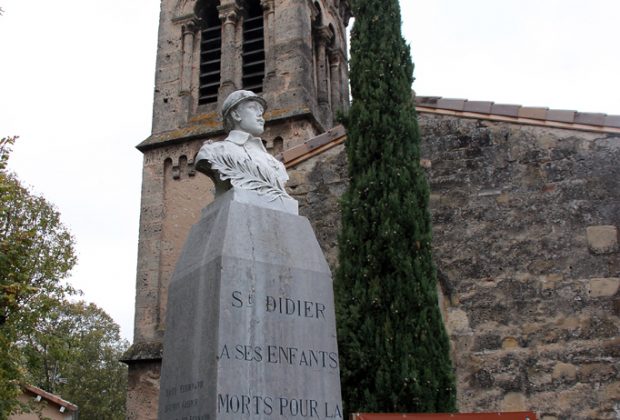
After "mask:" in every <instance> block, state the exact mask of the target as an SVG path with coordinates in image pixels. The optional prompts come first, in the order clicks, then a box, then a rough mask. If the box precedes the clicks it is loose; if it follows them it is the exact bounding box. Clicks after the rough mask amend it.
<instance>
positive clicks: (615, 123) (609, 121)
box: [605, 115, 620, 128]
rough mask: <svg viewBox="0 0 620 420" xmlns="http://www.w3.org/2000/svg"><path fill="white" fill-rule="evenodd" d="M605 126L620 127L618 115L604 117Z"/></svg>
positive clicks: (619, 116)
mask: <svg viewBox="0 0 620 420" xmlns="http://www.w3.org/2000/svg"><path fill="white" fill-rule="evenodd" d="M605 126H606V127H617V128H620V115H608V116H606V117H605Z"/></svg>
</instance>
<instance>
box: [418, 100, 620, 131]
mask: <svg viewBox="0 0 620 420" xmlns="http://www.w3.org/2000/svg"><path fill="white" fill-rule="evenodd" d="M415 102H416V109H417V111H418V112H419V113H432V114H441V115H454V116H460V117H464V118H479V119H488V120H493V121H506V122H514V123H517V124H526V125H541V126H549V127H557V128H567V129H572V130H583V131H596V132H604V133H620V115H607V114H597V113H591V112H578V111H571V110H561V109H549V108H540V107H528V106H521V105H508V104H496V103H495V102H488V101H469V100H467V99H448V98H442V97H440V96H416V98H415Z"/></svg>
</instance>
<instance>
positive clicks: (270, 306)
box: [231, 290, 327, 319]
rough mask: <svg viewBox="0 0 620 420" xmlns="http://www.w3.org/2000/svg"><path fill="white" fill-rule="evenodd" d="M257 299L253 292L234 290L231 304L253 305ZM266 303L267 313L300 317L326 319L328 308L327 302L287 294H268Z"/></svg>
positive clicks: (235, 305)
mask: <svg viewBox="0 0 620 420" xmlns="http://www.w3.org/2000/svg"><path fill="white" fill-rule="evenodd" d="M255 301H256V299H255V296H254V295H253V294H246V295H244V294H243V292H241V291H239V290H235V291H233V292H232V300H231V305H232V307H233V308H244V307H245V308H247V307H252V306H254V304H255ZM264 303H265V310H266V312H267V313H274V314H280V315H291V316H297V317H300V318H315V319H325V310H326V309H327V307H326V306H325V304H324V303H321V302H314V301H310V300H303V299H294V298H290V297H285V296H277V297H276V296H266V297H265V301H264Z"/></svg>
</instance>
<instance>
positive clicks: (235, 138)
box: [226, 130, 266, 152]
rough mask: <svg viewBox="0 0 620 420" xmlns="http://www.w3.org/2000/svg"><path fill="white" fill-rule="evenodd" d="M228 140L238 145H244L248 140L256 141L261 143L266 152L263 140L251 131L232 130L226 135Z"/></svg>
mask: <svg viewBox="0 0 620 420" xmlns="http://www.w3.org/2000/svg"><path fill="white" fill-rule="evenodd" d="M226 140H227V141H230V142H232V143H235V144H236V145H237V146H244V145H245V144H246V143H247V142H248V141H254V142H255V143H258V144H259V145H260V148H261V149H262V150H263V151H265V152H266V150H265V146H264V145H263V141H262V140H261V139H260V138H259V137H254V136H253V135H251V134H250V133H246V132H245V131H241V130H231V131H230V133H228V137H226Z"/></svg>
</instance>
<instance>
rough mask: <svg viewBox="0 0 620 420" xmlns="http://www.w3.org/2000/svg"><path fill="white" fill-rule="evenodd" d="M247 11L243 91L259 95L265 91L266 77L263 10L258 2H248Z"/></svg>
mask: <svg viewBox="0 0 620 420" xmlns="http://www.w3.org/2000/svg"><path fill="white" fill-rule="evenodd" d="M246 10H247V15H246V17H245V19H244V20H243V80H242V82H243V89H247V90H251V91H253V92H255V93H259V92H262V91H263V78H264V77H265V35H264V30H263V10H262V7H261V6H260V2H259V1H258V0H250V1H248V2H247V3H246Z"/></svg>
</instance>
